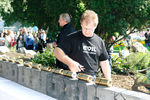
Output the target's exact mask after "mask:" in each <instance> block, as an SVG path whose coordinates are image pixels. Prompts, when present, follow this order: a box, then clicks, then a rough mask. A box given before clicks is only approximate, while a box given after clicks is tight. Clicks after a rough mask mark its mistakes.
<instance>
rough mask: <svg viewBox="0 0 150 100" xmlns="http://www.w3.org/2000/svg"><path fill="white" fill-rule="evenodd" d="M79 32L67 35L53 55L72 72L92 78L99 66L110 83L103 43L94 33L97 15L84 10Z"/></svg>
mask: <svg viewBox="0 0 150 100" xmlns="http://www.w3.org/2000/svg"><path fill="white" fill-rule="evenodd" d="M80 22H81V28H82V29H81V31H77V32H75V33H73V34H70V35H68V36H67V37H66V38H65V41H62V42H61V43H59V44H58V45H57V47H55V49H54V55H55V56H56V58H57V59H58V60H60V61H61V62H63V63H64V64H66V65H67V66H68V67H69V69H70V70H71V71H72V72H82V73H86V74H89V75H92V76H93V77H94V78H95V77H96V74H97V72H98V67H99V65H100V66H101V68H102V71H103V74H104V76H105V78H107V79H108V80H110V81H111V68H110V64H109V61H108V58H109V56H108V53H107V50H106V48H105V44H104V41H103V40H102V39H101V38H100V37H99V36H97V35H96V34H95V33H94V31H95V29H96V27H97V25H98V15H97V14H96V13H95V12H94V11H92V10H86V11H85V12H84V13H83V15H82V16H81V20H80Z"/></svg>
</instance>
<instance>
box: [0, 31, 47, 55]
mask: <svg viewBox="0 0 150 100" xmlns="http://www.w3.org/2000/svg"><path fill="white" fill-rule="evenodd" d="M46 37H47V35H46V32H45V31H44V30H42V29H41V30H39V31H33V30H31V29H27V28H21V29H20V30H19V31H18V32H13V31H12V30H6V29H4V30H2V32H1V33H0V46H4V45H5V46H8V47H15V48H16V50H18V49H19V48H22V47H25V48H26V49H27V50H34V51H39V52H41V53H42V52H43V48H44V47H45V46H46Z"/></svg>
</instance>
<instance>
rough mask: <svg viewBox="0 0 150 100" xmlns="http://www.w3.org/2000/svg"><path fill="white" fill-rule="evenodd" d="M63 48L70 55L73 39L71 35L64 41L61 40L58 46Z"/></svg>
mask: <svg viewBox="0 0 150 100" xmlns="http://www.w3.org/2000/svg"><path fill="white" fill-rule="evenodd" d="M57 47H59V48H61V49H62V50H63V51H64V53H65V54H67V55H69V54H70V51H71V40H70V38H69V37H66V38H65V39H64V40H63V41H61V42H60V43H59V44H58V46H57Z"/></svg>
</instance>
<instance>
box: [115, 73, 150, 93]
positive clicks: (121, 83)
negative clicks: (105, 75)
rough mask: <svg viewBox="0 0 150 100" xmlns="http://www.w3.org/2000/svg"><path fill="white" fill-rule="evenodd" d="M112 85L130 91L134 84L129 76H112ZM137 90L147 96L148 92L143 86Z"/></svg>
mask: <svg viewBox="0 0 150 100" xmlns="http://www.w3.org/2000/svg"><path fill="white" fill-rule="evenodd" d="M112 84H113V86H115V87H119V88H124V89H127V90H132V89H131V87H132V85H133V84H134V81H133V79H132V78H131V77H130V76H126V75H112ZM138 89H139V91H140V92H144V93H148V94H149V91H148V90H147V89H146V88H145V87H144V86H140V87H139V88H138Z"/></svg>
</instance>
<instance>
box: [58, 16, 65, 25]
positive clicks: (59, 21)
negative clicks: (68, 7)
mask: <svg viewBox="0 0 150 100" xmlns="http://www.w3.org/2000/svg"><path fill="white" fill-rule="evenodd" d="M58 23H59V26H61V27H63V26H64V25H65V21H64V20H63V19H62V16H60V17H59V20H58Z"/></svg>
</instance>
